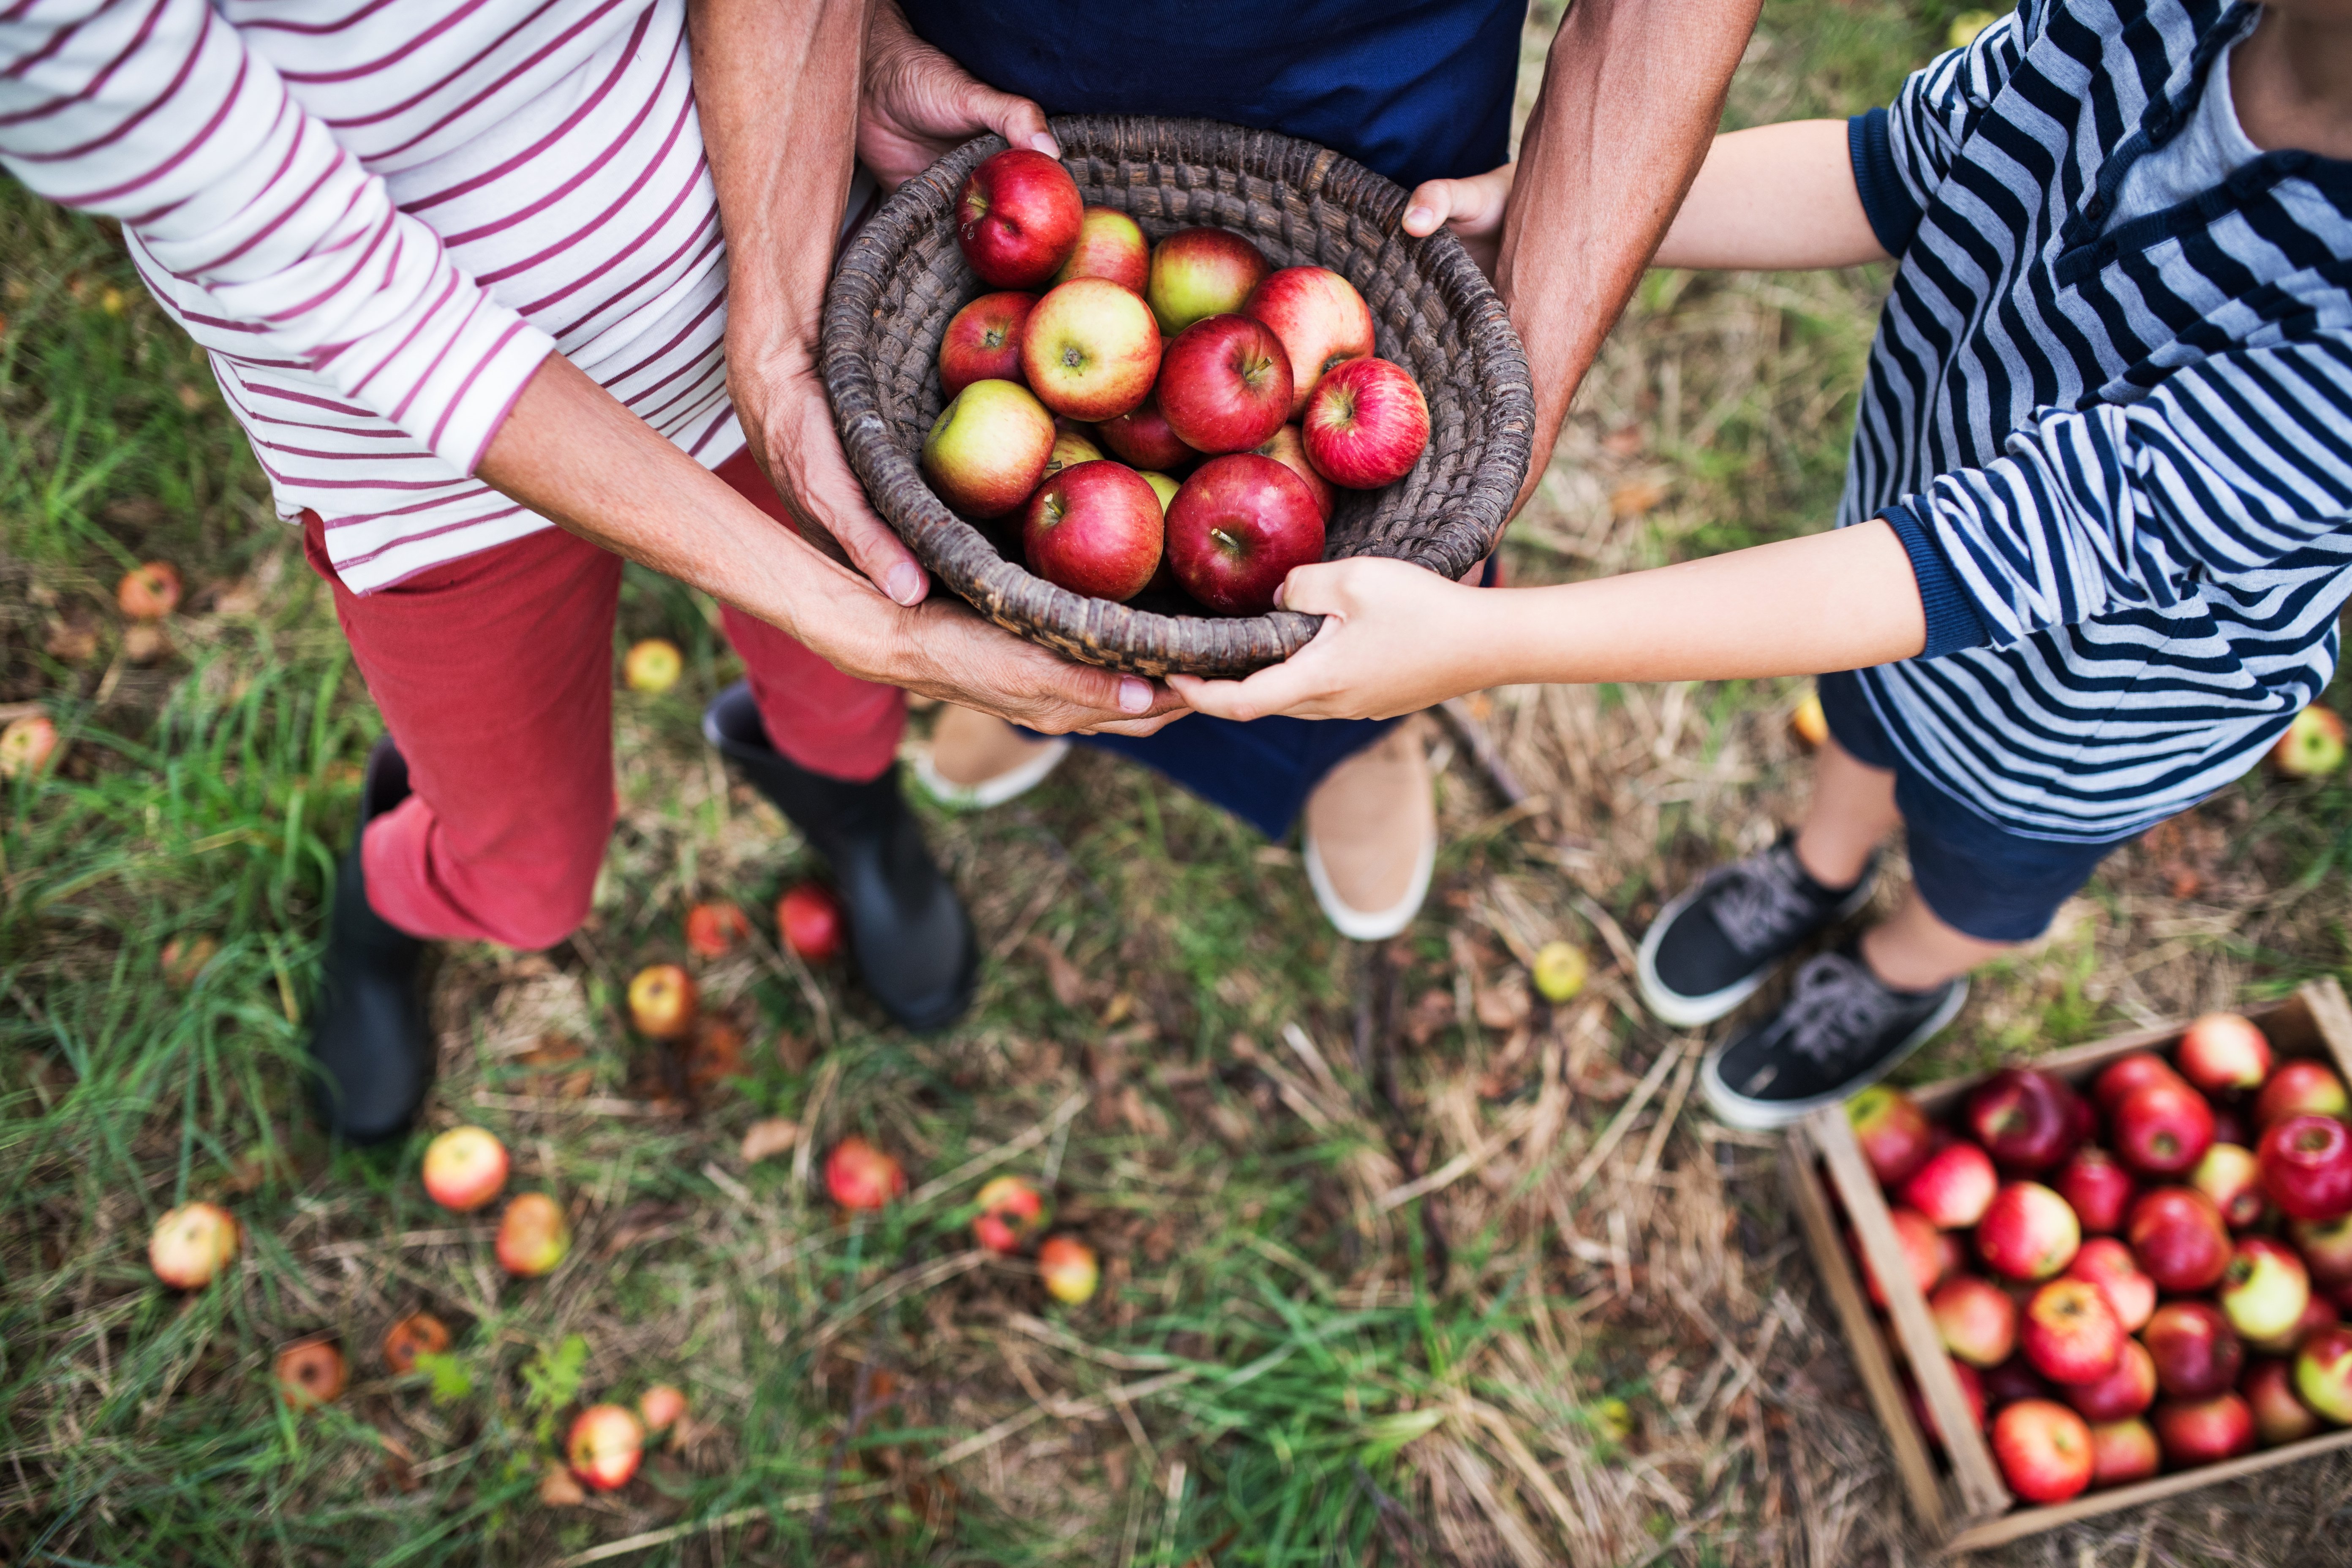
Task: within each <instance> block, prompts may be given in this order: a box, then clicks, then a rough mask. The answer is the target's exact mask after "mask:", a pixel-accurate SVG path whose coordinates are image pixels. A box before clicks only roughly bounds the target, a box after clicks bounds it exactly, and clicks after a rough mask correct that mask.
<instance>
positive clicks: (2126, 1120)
mask: <svg viewBox="0 0 2352 1568" xmlns="http://www.w3.org/2000/svg"><path fill="white" fill-rule="evenodd" d="M2110 1132H2111V1134H2112V1136H2113V1137H2114V1139H2115V1145H2116V1159H2118V1160H2121V1161H2122V1162H2123V1163H2125V1164H2126V1165H2128V1166H2130V1167H2131V1168H2132V1169H2133V1170H2135V1171H2137V1172H2138V1173H2140V1174H2142V1175H2144V1176H2178V1175H2180V1174H2182V1173H2186V1172H2187V1171H2189V1169H2191V1168H2192V1167H2194V1166H2195V1165H2196V1163H2197V1162H2198V1161H2200V1160H2201V1159H2203V1158H2204V1157H2205V1151H2206V1150H2208V1149H2210V1148H2211V1147H2212V1146H2213V1108H2212V1107H2211V1106H2210V1105H2209V1104H2207V1103H2206V1101H2205V1097H2204V1096H2203V1095H2201V1094H2200V1093H2198V1092H2197V1091H2196V1090H2195V1089H2191V1088H2189V1086H2188V1085H2187V1084H2185V1083H2179V1084H2171V1083H2151V1084H2148V1085H2147V1086H2145V1087H2144V1088H2140V1089H2134V1090H2133V1091H2132V1092H2131V1093H2129V1094H2127V1095H2126V1096H2124V1099H2123V1103H2122V1104H2120V1105H2118V1106H2116V1109H2115V1111H2114V1123H2113V1126H2112V1127H2111V1128H2110Z"/></svg>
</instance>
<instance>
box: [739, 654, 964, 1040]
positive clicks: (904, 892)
mask: <svg viewBox="0 0 2352 1568" xmlns="http://www.w3.org/2000/svg"><path fill="white" fill-rule="evenodd" d="M702 733H703V737H704V739H706V740H708V741H709V742H710V743H711V744H712V745H714V746H716V747H718V748H719V753H720V754H721V755H723V756H724V757H726V758H727V760H728V761H729V762H731V763H734V764H735V765H736V766H737V767H739V768H740V769H742V770H743V776H744V778H745V779H747V780H749V781H750V782H751V785H752V787H754V788H756V789H757V790H758V791H759V792H760V793H761V795H766V796H767V797H768V798H769V799H770V800H772V801H774V802H775V803H776V805H777V806H778V807H779V808H780V809H782V812H783V814H784V815H785V816H788V817H790V818H792V820H793V826H797V827H798V828H799V829H800V830H801V831H802V832H803V833H805V834H807V835H808V838H809V842H810V843H811V844H812V845H814V846H815V847H816V851H817V853H818V854H820V855H822V856H824V858H825V861H826V863H827V864H828V865H830V866H831V867H832V868H833V877H834V882H835V886H836V887H837V888H838V889H839V890H840V893H841V901H842V902H843V904H845V906H846V907H847V908H848V910H849V945H850V953H851V955H852V957H854V958H855V959H856V963H857V975H858V978H859V979H860V980H863V981H864V982H865V983H866V990H867V991H869V992H871V993H873V995H874V999H875V1000H876V1001H877V1002H879V1003H881V1004H882V1010H883V1011H884V1012H886V1013H887V1014H889V1015H890V1016H891V1017H893V1018H895V1019H897V1020H898V1022H899V1023H901V1024H903V1025H905V1026H907V1027H908V1028H909V1029H916V1030H922V1031H929V1030H933V1029H944V1028H946V1027H947V1026H949V1025H950V1024H952V1023H954V1022H955V1021H956V1020H957V1019H958V1018H960V1017H961V1016H963V1013H964V1009H965V1008H967V1007H969V1006H971V994H972V989H973V985H974V984H975V982H976V981H977V979H978V976H979V972H980V942H979V940H978V939H977V938H976V937H975V936H974V935H973V934H972V929H971V916H969V915H967V914H965V913H964V908H963V900H961V899H959V898H957V897H956V890H955V889H954V888H953V887H951V886H950V884H949V882H948V879H947V878H946V877H944V876H942V875H941V874H940V868H939V865H938V863H937V862H935V861H934V860H932V858H931V852H930V850H929V848H928V847H925V845H924V843H923V830H922V828H921V826H919V825H918V824H917V822H916V821H915V817H914V814H913V813H912V812H910V811H908V809H907V801H906V797H905V795H902V794H901V793H900V791H899V784H898V763H891V764H890V767H889V769H888V771H887V772H886V773H883V774H882V776H881V777H879V778H877V779H875V780H872V781H871V782H869V783H866V784H848V783H845V782H844V781H842V780H840V779H831V778H827V777H825V776H824V774H822V773H811V772H809V771H808V770H807V769H806V768H803V767H801V766H800V765H799V764H797V763H793V762H791V761H789V760H787V759H786V758H785V757H784V756H783V755H782V754H781V753H780V752H777V750H776V749H775V747H773V746H772V745H771V744H769V742H768V731H767V726H766V725H764V724H762V723H761V721H760V710H759V709H758V708H757V707H756V706H754V705H753V703H752V701H751V687H750V686H749V685H748V684H746V683H745V682H742V681H740V680H739V681H737V682H736V683H735V684H734V685H732V686H730V687H729V688H728V689H726V690H724V691H722V692H720V693H719V697H718V700H716V701H714V702H712V703H711V705H710V706H709V708H708V709H707V710H704V712H703V715H702Z"/></svg>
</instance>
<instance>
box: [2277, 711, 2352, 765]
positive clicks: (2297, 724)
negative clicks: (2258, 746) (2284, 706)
mask: <svg viewBox="0 0 2352 1568" xmlns="http://www.w3.org/2000/svg"><path fill="white" fill-rule="evenodd" d="M2271 761H2272V762H2273V763H2274V764H2276V766H2277V768H2278V771H2279V772H2281V773H2284V774H2286V775H2287V777H2289V778H2296V779H2307V778H2316V777H2318V776H2319V775H2321V774H2323V773H2334V772H2335V771H2336V769H2338V768H2340V767H2342V766H2343V765H2344V721H2343V720H2341V719H2339V718H2337V717H2336V713H2335V710H2332V709H2328V708H2323V707H2321V706H2320V705H2319V704H2318V703H2316V702H2315V703H2313V704H2312V705H2311V706H2310V707H2308V708H2306V709H2305V710H2303V711H2302V712H2300V713H2298V714H2296V715H2295V716H2294V719H2293V720H2291V721H2289V722H2288V724H2287V727H2286V729H2285V730H2284V731H2283V732H2282V733H2281V734H2280V736H2279V738H2278V743H2277V744H2276V745H2273V747H2272V748H2271Z"/></svg>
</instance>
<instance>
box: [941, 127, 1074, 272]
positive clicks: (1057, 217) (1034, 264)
mask: <svg viewBox="0 0 2352 1568" xmlns="http://www.w3.org/2000/svg"><path fill="white" fill-rule="evenodd" d="M1085 221H1086V204H1085V203H1084V202H1083V201H1081V200H1079V199H1078V183H1077V182H1076V180H1073V179H1071V178H1070V174H1069V171H1068V170H1066V169H1065V168H1063V167H1062V165H1061V164H1059V163H1055V161H1054V160H1053V159H1051V158H1048V157H1047V156H1045V153H1037V152H1033V151H1031V150H1030V149H1028V148H1026V147H1011V148H1007V149H1006V150H1005V151H1003V152H1002V153H997V154H996V156H994V157H992V158H990V159H988V160H986V161H985V162H983V163H982V164H981V165H980V167H978V168H976V169H974V170H973V171H972V172H971V174H966V175H965V176H964V180H963V189H962V190H961V192H959V193H958V194H957V196H956V243H957V244H958V245H960V246H961V247H963V258H964V259H965V260H966V261H968V262H970V263H971V269H972V270H973V271H974V272H977V273H979V274H980V279H981V281H982V282H983V283H985V284H987V285H988V286H989V287H990V288H992V289H1034V288H1036V287H1037V286H1038V285H1039V284H1041V283H1043V282H1045V279H1048V278H1051V277H1052V276H1053V275H1054V274H1055V271H1056V270H1057V269H1058V268H1060V267H1061V265H1062V262H1063V261H1064V259H1065V258H1067V257H1068V256H1069V254H1070V251H1071V250H1072V249H1073V248H1074V247H1076V245H1077V243H1078V229H1079V226H1081V225H1082V224H1083V223H1085Z"/></svg>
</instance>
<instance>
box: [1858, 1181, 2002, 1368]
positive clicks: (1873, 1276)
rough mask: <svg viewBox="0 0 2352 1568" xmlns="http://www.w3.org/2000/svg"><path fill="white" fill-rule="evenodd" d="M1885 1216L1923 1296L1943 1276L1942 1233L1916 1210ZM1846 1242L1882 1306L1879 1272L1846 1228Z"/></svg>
mask: <svg viewBox="0 0 2352 1568" xmlns="http://www.w3.org/2000/svg"><path fill="white" fill-rule="evenodd" d="M1886 1217H1887V1219H1888V1220H1889V1221H1890V1222H1891V1223H1892V1224H1893V1226H1894V1227H1895V1245H1896V1246H1898V1247H1901V1248H1902V1250H1903V1261H1904V1264H1905V1265H1906V1268H1907V1269H1908V1271H1909V1273H1910V1275H1911V1283H1912V1284H1914V1285H1916V1286H1917V1287H1918V1289H1919V1294H1921V1295H1922V1296H1925V1295H1926V1294H1927V1292H1929V1291H1930V1290H1933V1289H1935V1288H1936V1284H1937V1281H1938V1280H1940V1279H1943V1277H1944V1266H1945V1261H1946V1259H1945V1254H1944V1237H1943V1233H1942V1232H1940V1231H1938V1230H1937V1228H1936V1227H1935V1226H1932V1225H1929V1224H1928V1223H1927V1215H1923V1214H1921V1213H1919V1212H1918V1211H1917V1210H1916V1209H1906V1208H1898V1209H1895V1210H1893V1211H1891V1212H1890V1213H1889V1214H1888V1215H1887V1216H1886ZM1845 1244H1846V1247H1848V1248H1849V1249H1850V1250H1851V1251H1852V1252H1853V1255H1854V1257H1855V1258H1859V1259H1860V1260H1861V1262H1862V1279H1863V1283H1864V1286H1866V1287H1867V1288H1868V1289H1869V1291H1870V1300H1871V1304H1872V1305H1873V1306H1875V1307H1878V1308H1881V1309H1884V1308H1885V1305H1886V1291H1885V1289H1884V1288H1883V1287H1882V1286H1881V1285H1880V1284H1879V1282H1878V1273H1877V1271H1876V1270H1875V1269H1874V1268H1871V1266H1870V1258H1869V1257H1868V1255H1867V1254H1865V1253H1864V1251H1863V1250H1862V1243H1861V1242H1860V1241H1859V1240H1858V1239H1857V1238H1856V1237H1854V1235H1853V1233H1852V1232H1851V1231H1849V1232H1847V1234H1846V1238H1845ZM1995 1359H1999V1358H1995Z"/></svg>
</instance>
